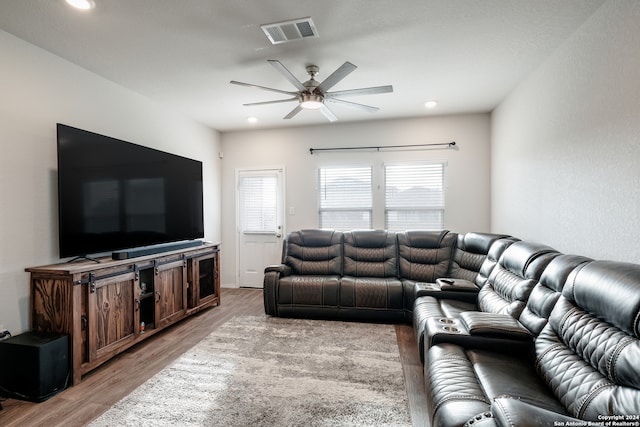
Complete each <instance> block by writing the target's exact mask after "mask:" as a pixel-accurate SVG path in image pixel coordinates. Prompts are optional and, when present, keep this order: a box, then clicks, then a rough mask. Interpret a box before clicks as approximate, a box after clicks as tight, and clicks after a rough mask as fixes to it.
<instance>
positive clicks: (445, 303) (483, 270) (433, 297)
mask: <svg viewBox="0 0 640 427" xmlns="http://www.w3.org/2000/svg"><path fill="white" fill-rule="evenodd" d="M516 241H517V240H516V239H514V238H501V239H497V240H495V241H493V242H492V243H491V246H490V248H489V250H488V252H487V256H486V257H485V259H484V261H483V262H482V265H481V266H480V269H479V271H478V274H477V275H476V277H475V280H474V282H473V283H474V284H475V285H476V287H477V291H475V292H453V291H451V292H450V291H441V290H438V291H429V290H425V291H424V292H425V295H421V294H422V292H423V290H421V289H420V288H419V287H416V298H415V302H414V305H413V330H414V333H415V337H416V342H417V344H418V351H419V353H420V361H422V362H424V348H423V347H424V329H425V325H426V322H427V319H429V318H433V317H448V318H452V317H457V316H458V314H460V313H462V312H464V311H473V310H478V293H477V292H479V291H480V289H482V288H483V287H484V285H485V284H486V283H487V280H488V279H489V277H490V275H491V272H492V271H493V269H494V268H495V266H496V265H498V262H499V260H500V257H501V256H502V254H503V252H504V251H505V250H506V249H507V248H508V247H509V246H511V245H512V244H513V243H515V242H516Z"/></svg>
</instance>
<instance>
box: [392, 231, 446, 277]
mask: <svg viewBox="0 0 640 427" xmlns="http://www.w3.org/2000/svg"><path fill="white" fill-rule="evenodd" d="M397 238H398V264H399V265H398V268H399V271H400V277H402V278H403V279H409V280H415V281H420V282H429V283H432V282H435V280H436V279H437V278H439V277H444V276H445V275H446V274H447V272H448V271H449V265H450V264H451V258H452V255H453V249H454V247H455V243H456V239H457V234H456V233H451V232H449V231H447V230H442V231H428V230H409V231H403V232H398V233H397Z"/></svg>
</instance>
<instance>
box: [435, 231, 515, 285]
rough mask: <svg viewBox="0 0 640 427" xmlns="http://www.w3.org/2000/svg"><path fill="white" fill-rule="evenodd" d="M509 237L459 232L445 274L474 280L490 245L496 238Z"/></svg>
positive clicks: (454, 277)
mask: <svg viewBox="0 0 640 427" xmlns="http://www.w3.org/2000/svg"><path fill="white" fill-rule="evenodd" d="M505 237H509V236H508V235H506V234H493V233H475V232H470V233H465V234H459V235H458V239H457V242H456V248H455V250H454V252H453V259H452V260H451V264H450V265H449V271H448V272H447V274H446V276H447V277H450V278H453V279H464V280H468V281H470V282H473V281H475V280H476V276H477V275H478V271H480V267H481V266H482V263H483V262H484V260H485V259H486V258H487V254H488V253H489V249H490V248H491V245H492V244H493V243H494V242H495V241H496V240H498V239H502V238H505Z"/></svg>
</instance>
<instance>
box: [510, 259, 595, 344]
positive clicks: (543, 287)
mask: <svg viewBox="0 0 640 427" xmlns="http://www.w3.org/2000/svg"><path fill="white" fill-rule="evenodd" d="M590 261H592V260H591V259H590V258H586V257H583V256H578V255H564V254H563V255H559V256H557V257H556V258H554V259H553V260H551V262H550V263H549V265H548V266H547V267H546V268H545V269H544V271H543V272H542V276H540V281H539V282H538V283H537V284H536V285H535V286H534V287H533V290H532V291H531V295H529V299H528V300H527V304H526V305H525V307H524V309H523V310H522V313H521V314H520V317H519V318H518V320H519V321H520V323H522V324H523V325H524V326H525V327H526V328H527V329H529V331H531V333H532V334H533V335H534V336H537V335H538V334H540V331H542V328H544V326H545V325H546V324H547V322H548V320H549V315H550V314H551V310H553V307H554V306H555V304H556V301H558V298H560V295H561V293H562V289H563V288H564V284H565V282H566V281H567V278H568V277H569V274H570V273H571V272H572V271H573V270H574V269H576V268H578V267H579V266H584V265H585V264H586V263H587V262H590Z"/></svg>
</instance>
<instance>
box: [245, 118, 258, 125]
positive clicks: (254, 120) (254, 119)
mask: <svg viewBox="0 0 640 427" xmlns="http://www.w3.org/2000/svg"><path fill="white" fill-rule="evenodd" d="M247 121H248V122H249V123H251V124H253V123H258V118H257V117H248V118H247Z"/></svg>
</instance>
